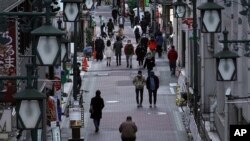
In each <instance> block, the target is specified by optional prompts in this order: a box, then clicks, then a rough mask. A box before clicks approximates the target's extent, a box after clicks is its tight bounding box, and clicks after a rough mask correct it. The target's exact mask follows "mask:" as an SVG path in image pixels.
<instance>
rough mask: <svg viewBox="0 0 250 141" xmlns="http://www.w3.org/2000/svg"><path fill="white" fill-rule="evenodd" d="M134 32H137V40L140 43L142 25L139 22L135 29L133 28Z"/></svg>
mask: <svg viewBox="0 0 250 141" xmlns="http://www.w3.org/2000/svg"><path fill="white" fill-rule="evenodd" d="M133 32H134V34H135V40H136V43H137V44H138V43H139V41H140V38H141V32H142V31H141V26H140V25H139V24H137V25H136V26H135V27H134V29H133Z"/></svg>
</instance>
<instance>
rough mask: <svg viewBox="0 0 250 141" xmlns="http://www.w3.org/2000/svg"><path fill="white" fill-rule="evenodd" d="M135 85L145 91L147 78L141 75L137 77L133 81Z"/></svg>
mask: <svg viewBox="0 0 250 141" xmlns="http://www.w3.org/2000/svg"><path fill="white" fill-rule="evenodd" d="M133 84H134V86H135V88H136V89H143V88H144V86H145V84H146V80H145V77H144V76H139V75H137V76H135V77H134V79H133Z"/></svg>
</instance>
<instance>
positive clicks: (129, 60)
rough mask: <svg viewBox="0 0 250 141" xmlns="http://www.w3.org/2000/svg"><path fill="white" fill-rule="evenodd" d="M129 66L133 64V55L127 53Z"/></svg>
mask: <svg viewBox="0 0 250 141" xmlns="http://www.w3.org/2000/svg"><path fill="white" fill-rule="evenodd" d="M126 60H127V67H129V66H132V55H126Z"/></svg>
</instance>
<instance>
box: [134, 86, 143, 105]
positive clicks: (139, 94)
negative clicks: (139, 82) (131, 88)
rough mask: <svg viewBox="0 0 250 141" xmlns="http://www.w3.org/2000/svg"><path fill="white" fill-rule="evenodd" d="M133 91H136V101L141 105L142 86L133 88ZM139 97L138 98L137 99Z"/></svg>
mask: <svg viewBox="0 0 250 141" xmlns="http://www.w3.org/2000/svg"><path fill="white" fill-rule="evenodd" d="M135 93H136V103H137V104H140V105H141V104H142V101H143V88H142V89H135ZM139 97H140V100H139ZM139 101H140V102H139Z"/></svg>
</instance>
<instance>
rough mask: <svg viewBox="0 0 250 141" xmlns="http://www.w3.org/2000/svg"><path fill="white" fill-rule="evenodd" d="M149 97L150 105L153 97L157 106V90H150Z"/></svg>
mask: <svg viewBox="0 0 250 141" xmlns="http://www.w3.org/2000/svg"><path fill="white" fill-rule="evenodd" d="M148 95H149V104H150V105H151V104H152V96H153V98H154V104H156V100H157V90H148Z"/></svg>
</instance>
